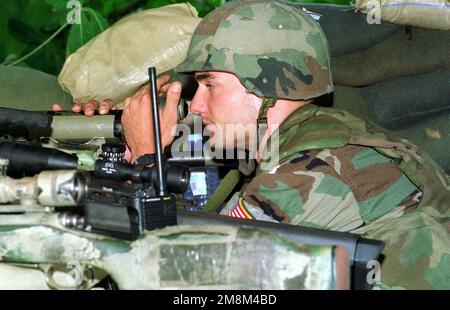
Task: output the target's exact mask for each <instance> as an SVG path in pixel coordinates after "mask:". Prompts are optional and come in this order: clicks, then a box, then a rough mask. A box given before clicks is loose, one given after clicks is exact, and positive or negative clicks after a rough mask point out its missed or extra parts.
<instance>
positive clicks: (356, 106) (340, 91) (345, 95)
mask: <svg viewBox="0 0 450 310" xmlns="http://www.w3.org/2000/svg"><path fill="white" fill-rule="evenodd" d="M333 107H334V108H338V109H342V110H345V111H347V112H350V113H351V114H353V115H354V116H357V117H359V118H362V119H364V120H366V121H374V119H373V118H372V117H371V115H370V113H369V110H368V107H367V102H366V101H364V97H363V96H362V94H361V88H360V87H349V86H343V85H334V92H333Z"/></svg>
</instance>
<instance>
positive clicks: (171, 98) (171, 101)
mask: <svg viewBox="0 0 450 310" xmlns="http://www.w3.org/2000/svg"><path fill="white" fill-rule="evenodd" d="M180 95H181V83H180V82H173V83H172V84H170V87H169V90H168V91H167V99H166V108H167V109H169V110H175V112H176V109H177V106H178V102H179V101H180Z"/></svg>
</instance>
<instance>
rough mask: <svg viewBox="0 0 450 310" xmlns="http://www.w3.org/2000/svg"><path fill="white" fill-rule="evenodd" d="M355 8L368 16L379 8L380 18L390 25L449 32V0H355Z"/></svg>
mask: <svg viewBox="0 0 450 310" xmlns="http://www.w3.org/2000/svg"><path fill="white" fill-rule="evenodd" d="M355 7H356V9H357V10H361V11H362V12H364V13H368V12H369V13H370V14H373V13H371V12H372V10H373V8H374V7H376V8H380V15H379V16H380V18H381V19H382V20H383V21H388V22H391V23H396V24H402V25H410V26H416V27H422V28H429V29H440V30H450V1H449V0H356V3H355ZM374 16H376V15H374Z"/></svg>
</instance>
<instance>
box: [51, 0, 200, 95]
mask: <svg viewBox="0 0 450 310" xmlns="http://www.w3.org/2000/svg"><path fill="white" fill-rule="evenodd" d="M200 20H201V18H199V17H198V14H197V11H196V10H195V8H194V7H192V6H191V5H190V4H188V3H181V4H174V5H169V6H165V7H161V8H157V9H150V10H145V11H142V12H138V13H135V14H132V15H130V16H127V17H125V18H123V19H121V20H120V21H118V22H117V23H115V24H114V25H113V26H111V27H110V28H108V29H107V30H105V31H104V32H102V33H101V34H99V35H98V36H96V37H95V38H93V39H92V40H91V41H89V42H88V43H86V44H85V45H84V46H82V47H81V48H80V49H78V50H77V51H76V52H75V53H73V54H72V55H70V56H69V57H68V58H67V60H66V62H65V64H64V66H63V68H62V70H61V73H60V74H59V78H58V81H59V83H60V85H61V86H62V87H63V88H64V89H66V90H67V91H68V92H70V94H71V95H72V97H73V98H74V101H76V102H86V101H87V100H90V99H96V100H104V99H112V100H113V101H115V102H116V103H120V102H121V101H123V100H124V99H125V98H126V97H127V96H130V95H131V94H133V93H134V92H135V91H136V90H137V88H138V87H139V86H141V85H142V84H143V83H145V82H146V81H148V71H147V68H148V67H150V66H155V67H156V69H157V72H158V73H162V72H164V71H168V70H170V69H172V68H174V67H175V66H176V65H178V64H179V63H180V62H182V61H183V60H184V58H185V57H186V53H187V48H188V46H189V42H190V39H191V36H192V33H193V32H194V29H195V27H196V26H197V24H198V23H199V22H200Z"/></svg>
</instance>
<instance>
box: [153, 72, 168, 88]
mask: <svg viewBox="0 0 450 310" xmlns="http://www.w3.org/2000/svg"><path fill="white" fill-rule="evenodd" d="M169 81H170V74H167V73H166V74H162V75H160V76H158V78H157V79H156V88H158V89H160V88H161V87H162V86H163V85H164V84H167V83H169Z"/></svg>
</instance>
